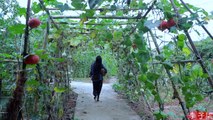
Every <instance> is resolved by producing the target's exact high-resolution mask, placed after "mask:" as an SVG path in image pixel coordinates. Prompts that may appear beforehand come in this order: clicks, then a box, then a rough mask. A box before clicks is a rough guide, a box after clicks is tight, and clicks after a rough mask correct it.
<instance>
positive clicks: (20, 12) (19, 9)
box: [17, 8, 27, 16]
mask: <svg viewBox="0 0 213 120" xmlns="http://www.w3.org/2000/svg"><path fill="white" fill-rule="evenodd" d="M17 11H18V14H19V15H20V16H22V15H23V16H26V11H27V10H26V8H18V9H17Z"/></svg>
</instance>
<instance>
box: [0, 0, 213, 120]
mask: <svg viewBox="0 0 213 120" xmlns="http://www.w3.org/2000/svg"><path fill="white" fill-rule="evenodd" d="M26 5H27V6H26V8H25V7H20V6H19V5H18V3H17V2H16V0H9V1H7V2H2V3H1V6H3V7H2V9H1V11H0V12H1V13H4V15H3V14H1V15H2V17H1V19H0V22H1V23H2V25H1V26H0V27H1V31H2V33H0V37H1V38H2V41H1V42H2V43H4V45H5V46H2V53H0V55H1V58H0V66H1V67H2V68H3V69H2V70H1V71H0V72H1V73H2V75H1V76H0V80H1V83H0V85H1V91H0V92H1V99H2V100H3V99H4V100H5V102H4V103H2V104H4V105H2V106H6V107H5V110H3V109H2V111H4V115H3V114H2V116H4V118H5V119H13V118H18V119H21V118H25V117H26V118H29V119H30V118H33V117H35V118H38V119H61V118H62V117H63V109H64V106H65V105H64V103H63V102H64V101H67V100H68V99H67V98H68V95H69V91H70V82H71V78H72V77H88V75H89V74H88V72H89V67H90V64H91V62H92V61H93V59H94V56H96V55H98V54H101V55H102V56H103V58H104V59H105V60H106V64H107V65H108V68H111V69H110V72H109V76H110V75H113V76H117V78H118V83H117V84H115V85H114V86H113V87H114V89H115V90H116V91H120V92H122V93H124V94H125V95H126V96H127V98H128V99H129V100H131V101H134V102H138V103H141V104H143V106H145V107H146V108H147V109H148V110H149V111H150V112H151V113H152V114H151V115H152V116H155V118H156V119H166V118H168V117H169V114H168V113H166V112H165V104H166V103H167V101H168V99H169V100H172V101H175V102H178V103H179V105H180V107H181V109H182V111H183V112H182V114H181V117H183V118H185V119H188V118H187V114H189V113H190V111H192V110H194V106H195V105H197V104H198V103H199V102H201V101H203V100H204V99H210V97H211V96H212V88H213V78H212V77H213V76H212V72H213V69H212V66H213V64H212V61H211V60H212V58H213V55H212V51H213V50H212V40H213V37H212V35H211V33H210V32H209V31H208V30H207V29H206V27H205V25H207V24H206V22H208V19H211V15H209V14H208V13H207V12H206V11H205V10H203V9H201V8H198V7H196V6H193V5H190V4H187V3H185V2H184V1H183V0H180V1H178V0H153V1H148V2H146V1H143V0H139V1H137V0H106V1H101V0H97V1H96V2H94V1H91V0H89V1H85V0H72V1H66V2H59V1H57V0H52V1H51V0H50V1H49V0H39V2H36V1H33V0H32V1H31V0H28V2H26ZM10 14H12V15H10ZM8 16H9V17H8ZM17 17H22V18H26V19H24V22H23V21H20V19H15V18H17ZM34 18H37V19H34ZM29 22H32V24H29ZM40 22H41V24H40ZM195 26H200V28H201V29H203V30H204V31H205V33H206V34H207V35H208V38H207V40H205V42H207V43H201V42H195V41H194V40H193V37H192V36H191V33H192V32H197V34H198V35H199V34H200V33H199V31H198V30H196V29H194V27H195ZM203 41H204V40H203ZM203 45H205V46H207V47H206V48H202V46H203ZM27 59H30V60H28V61H27ZM39 59H40V60H39ZM38 61H39V62H38ZM11 71H12V73H11ZM14 83H15V84H14ZM10 92H11V93H10ZM2 96H7V97H2ZM8 96H10V98H8ZM6 103H7V105H6ZM44 103H45V104H44ZM152 104H153V105H156V104H157V105H158V107H153V106H152ZM32 106H33V109H30V108H31V107H32ZM203 108H204V107H203ZM204 109H205V110H208V109H207V108H204ZM38 113H39V114H38ZM51 113H57V114H51Z"/></svg>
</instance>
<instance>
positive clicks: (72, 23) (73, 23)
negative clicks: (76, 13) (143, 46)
mask: <svg viewBox="0 0 213 120" xmlns="http://www.w3.org/2000/svg"><path fill="white" fill-rule="evenodd" d="M55 24H70V25H75V24H79V22H71V23H69V22H55ZM84 24H85V25H128V24H137V22H131V23H114V24H112V23H111V24H110V23H84Z"/></svg>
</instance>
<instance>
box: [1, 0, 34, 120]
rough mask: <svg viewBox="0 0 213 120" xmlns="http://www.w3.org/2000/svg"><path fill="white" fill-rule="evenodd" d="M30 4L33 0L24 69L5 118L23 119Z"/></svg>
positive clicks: (25, 48) (25, 39)
mask: <svg viewBox="0 0 213 120" xmlns="http://www.w3.org/2000/svg"><path fill="white" fill-rule="evenodd" d="M30 4H31V0H28V2H27V12H26V27H25V36H24V50H23V53H22V56H23V64H22V71H20V72H19V73H18V78H17V83H16V88H15V90H14V92H13V97H12V98H11V99H10V102H9V104H8V106H7V115H6V116H4V119H5V120H21V119H22V113H21V111H22V97H23V94H24V86H25V82H26V80H27V78H26V64H25V63H24V57H25V56H26V55H27V50H28V41H29V26H28V21H29V17H30Z"/></svg>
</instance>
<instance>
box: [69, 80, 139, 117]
mask: <svg viewBox="0 0 213 120" xmlns="http://www.w3.org/2000/svg"><path fill="white" fill-rule="evenodd" d="M71 85H72V88H73V89H74V91H75V92H76V93H78V99H77V104H76V108H75V119H74V120H141V119H140V117H139V116H138V115H137V114H136V113H135V112H134V111H133V110H132V109H131V108H130V107H129V106H128V104H127V103H126V102H125V100H123V99H121V98H120V97H119V96H118V95H117V94H116V93H115V92H114V90H113V89H112V83H104V84H103V88H102V92H101V95H100V101H99V102H96V101H94V99H93V96H92V83H85V82H75V81H72V83H71Z"/></svg>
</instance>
